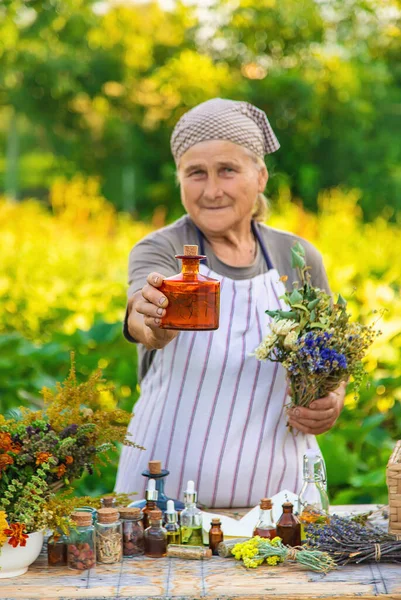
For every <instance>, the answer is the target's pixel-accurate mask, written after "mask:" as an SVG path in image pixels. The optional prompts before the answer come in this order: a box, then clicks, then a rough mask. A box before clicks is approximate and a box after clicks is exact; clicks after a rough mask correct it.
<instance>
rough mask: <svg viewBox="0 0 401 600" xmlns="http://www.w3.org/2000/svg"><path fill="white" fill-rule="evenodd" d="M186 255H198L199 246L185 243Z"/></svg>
mask: <svg viewBox="0 0 401 600" xmlns="http://www.w3.org/2000/svg"><path fill="white" fill-rule="evenodd" d="M184 256H198V246H191V245H189V244H185V245H184Z"/></svg>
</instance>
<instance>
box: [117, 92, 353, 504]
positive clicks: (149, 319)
mask: <svg viewBox="0 0 401 600" xmlns="http://www.w3.org/2000/svg"><path fill="white" fill-rule="evenodd" d="M171 148H172V153H173V156H174V159H175V162H176V165H177V172H178V178H179V183H180V188H181V200H182V204H183V206H184V208H185V211H186V213H187V214H186V215H185V216H184V217H182V218H181V219H179V220H178V221H176V222H175V223H173V224H171V225H169V226H168V227H164V228H163V229H161V230H159V231H156V232H154V233H152V234H150V235H148V236H147V237H146V238H144V239H143V240H142V241H141V242H139V243H138V244H136V246H135V247H134V248H133V250H132V252H131V255H130V262H129V283H130V287H129V291H128V297H129V300H128V308H127V317H126V321H125V327H124V331H125V335H126V337H127V339H129V340H130V341H132V342H136V343H137V345H138V354H139V374H140V380H141V395H140V398H139V400H138V403H137V405H136V407H135V417H134V418H133V419H132V421H131V424H130V428H129V431H130V432H131V434H132V439H133V440H135V442H137V443H139V444H141V445H143V446H144V447H145V448H146V450H145V451H140V450H136V449H133V448H128V447H125V448H124V449H123V452H122V455H121V460H120V464H119V470H118V476H117V483H116V490H117V491H118V492H130V491H132V490H136V491H138V492H141V491H143V490H144V478H143V477H141V472H142V471H143V469H144V468H146V464H147V462H148V460H152V459H159V460H162V461H163V464H164V465H165V467H166V468H167V469H169V470H170V476H169V477H168V479H167V482H166V488H167V492H168V494H169V495H170V496H172V497H176V498H178V497H181V495H182V491H183V489H184V487H185V484H186V481H187V480H189V479H192V480H194V481H195V485H196V487H197V489H198V491H199V500H200V501H201V503H203V504H204V505H206V506H209V507H213V506H219V507H231V506H235V507H241V506H251V505H254V504H256V503H257V502H258V501H259V500H260V498H262V497H266V496H271V495H273V494H275V493H277V492H278V491H280V490H281V489H283V488H286V489H288V490H291V491H294V492H298V491H299V489H300V485H301V479H302V458H303V454H304V452H305V450H306V449H307V448H317V442H316V438H315V435H316V434H319V433H323V432H325V431H327V430H328V429H330V428H331V427H332V426H333V425H334V423H335V422H336V419H337V417H338V415H339V413H340V411H341V408H342V405H343V400H344V386H341V387H340V388H339V389H338V390H337V391H336V393H332V394H330V395H329V396H328V397H326V398H322V399H320V400H316V401H315V402H314V403H313V404H312V406H311V407H310V408H309V409H307V408H297V409H295V410H292V411H291V413H290V414H289V415H287V414H286V409H285V405H286V403H287V402H288V393H287V385H286V374H285V370H284V369H283V368H282V367H281V365H280V366H279V365H278V364H277V363H271V362H266V363H260V362H258V361H257V360H256V359H255V357H254V356H252V352H253V351H254V349H255V348H256V346H257V345H258V344H259V343H260V341H261V339H262V337H263V336H264V335H265V333H266V328H267V325H268V322H269V317H268V316H267V315H266V313H265V311H266V309H271V310H274V309H276V308H279V306H280V300H279V297H280V295H281V294H282V293H283V291H284V289H283V283H282V282H281V281H280V276H283V275H286V276H287V277H288V279H289V284H291V282H292V281H294V280H295V277H296V273H295V272H294V270H293V269H292V268H291V265H290V248H291V246H292V245H293V244H294V242H295V241H298V240H300V238H298V237H297V236H295V235H293V234H290V233H287V232H284V231H279V230H277V229H273V228H271V227H268V226H266V225H264V224H263V221H264V220H265V217H266V200H265V198H264V196H263V191H264V189H265V186H266V183H267V180H268V172H267V169H266V166H265V163H264V155H265V154H269V153H271V152H274V151H276V150H277V149H278V148H279V143H278V141H277V138H276V136H275V134H274V132H273V130H272V128H271V126H270V124H269V121H268V119H267V117H266V115H265V113H264V112H262V111H261V110H259V109H258V108H256V107H255V106H252V105H251V104H248V103H247V102H235V101H232V100H222V99H219V98H216V99H213V100H209V101H207V102H204V103H203V104H200V105H199V106H196V107H195V108H193V109H192V110H190V111H189V112H187V113H186V114H185V115H184V116H183V117H182V118H181V119H180V120H179V121H178V123H177V125H176V127H175V129H174V131H173V134H172V138H171ZM301 242H302V245H303V246H304V248H305V251H306V259H307V264H308V265H310V266H311V267H312V271H311V273H312V281H313V284H314V285H316V286H318V287H320V288H324V289H326V290H328V289H329V288H328V282H327V277H326V274H325V270H324V267H323V264H322V260H321V256H320V254H319V253H318V252H317V250H316V249H315V248H314V247H313V246H312V245H311V244H310V243H308V242H306V241H304V240H301ZM184 244H198V245H199V247H200V254H205V255H206V256H207V265H202V266H201V272H202V273H203V274H206V275H209V276H211V277H214V278H216V279H219V280H220V282H221V302H220V306H221V310H220V327H219V329H217V330H216V331H203V332H202V331H200V332H194V331H187V332H184V331H181V332H177V331H172V330H166V329H161V328H160V327H159V326H160V318H161V317H162V316H163V315H164V314H165V311H166V307H167V305H168V302H167V299H166V298H165V297H164V296H163V294H162V293H161V292H160V291H159V289H158V288H159V287H160V285H161V283H162V281H163V278H164V277H169V276H171V275H174V274H175V273H177V272H179V271H180V269H181V266H180V264H179V262H178V261H177V260H176V259H175V258H174V255H175V254H181V253H182V248H183V245H184ZM287 422H288V423H289V424H290V425H292V432H290V431H289V429H288V427H287Z"/></svg>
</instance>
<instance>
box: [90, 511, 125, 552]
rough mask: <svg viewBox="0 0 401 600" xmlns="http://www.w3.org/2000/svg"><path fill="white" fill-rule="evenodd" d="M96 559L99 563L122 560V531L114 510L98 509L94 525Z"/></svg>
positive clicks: (116, 512) (117, 515)
mask: <svg viewBox="0 0 401 600" xmlns="http://www.w3.org/2000/svg"><path fill="white" fill-rule="evenodd" d="M96 557H97V561H98V562H99V563H107V564H113V563H118V562H121V561H122V559H123V530H122V524H121V521H120V519H119V513H118V510H117V509H116V508H100V509H99V510H98V513H97V523H96Z"/></svg>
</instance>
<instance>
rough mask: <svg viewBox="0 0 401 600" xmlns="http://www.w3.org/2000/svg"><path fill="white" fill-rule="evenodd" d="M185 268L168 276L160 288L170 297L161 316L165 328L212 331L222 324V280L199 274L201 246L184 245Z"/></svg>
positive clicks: (182, 258)
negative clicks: (220, 321) (164, 312)
mask: <svg viewBox="0 0 401 600" xmlns="http://www.w3.org/2000/svg"><path fill="white" fill-rule="evenodd" d="M176 258H179V259H181V260H182V271H181V273H179V274H178V275H173V276H172V277H168V278H167V279H164V281H163V283H162V285H161V286H160V288H159V290H160V291H161V292H163V294H164V295H165V296H166V298H167V299H168V306H167V309H166V314H165V315H164V317H162V319H161V324H160V327H161V328H162V329H180V330H192V331H194V330H195V331H198V330H210V329H217V328H218V326H219V315H220V282H219V281H217V280H216V279H212V278H211V277H205V276H204V275H201V274H200V273H199V264H200V261H201V260H203V259H205V258H206V256H202V255H198V246H190V245H186V246H184V254H183V255H180V254H177V255H176Z"/></svg>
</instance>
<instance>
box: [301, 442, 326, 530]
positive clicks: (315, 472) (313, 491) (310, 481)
mask: <svg viewBox="0 0 401 600" xmlns="http://www.w3.org/2000/svg"><path fill="white" fill-rule="evenodd" d="M326 482H327V476H326V467H325V464H324V461H323V458H322V456H321V455H320V453H319V452H317V451H316V450H307V451H306V452H305V454H304V465H303V485H302V489H301V491H300V493H299V499H298V513H299V520H300V521H301V539H302V540H304V539H305V532H304V525H307V524H308V523H316V522H323V523H324V522H328V519H329V517H328V514H329V497H328V495H327V491H326Z"/></svg>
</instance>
